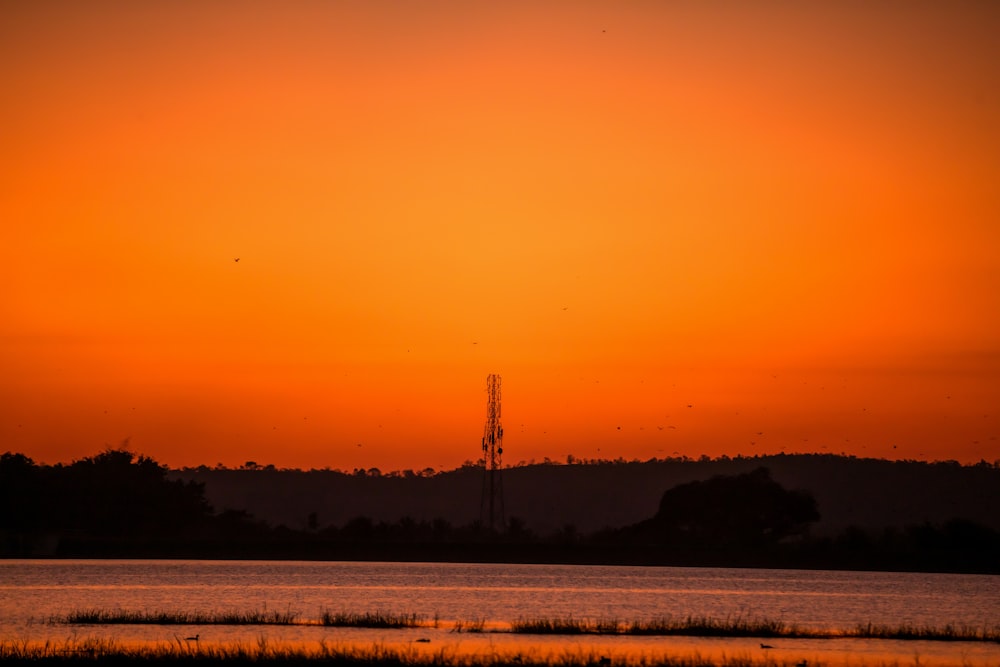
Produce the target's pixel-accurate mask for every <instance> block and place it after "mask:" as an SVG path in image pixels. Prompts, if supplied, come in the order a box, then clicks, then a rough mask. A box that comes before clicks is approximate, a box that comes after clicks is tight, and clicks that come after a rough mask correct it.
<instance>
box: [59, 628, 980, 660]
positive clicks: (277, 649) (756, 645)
mask: <svg viewBox="0 0 1000 667" xmlns="http://www.w3.org/2000/svg"><path fill="white" fill-rule="evenodd" d="M414 633H415V634H412V635H411V636H410V638H408V639H400V638H399V635H398V634H395V636H393V637H386V638H385V639H380V640H374V641H373V640H372V639H370V638H369V639H364V640H354V641H352V640H344V639H319V640H315V639H310V640H305V641H285V640H282V639H273V638H268V637H267V636H265V635H263V634H260V635H257V636H256V637H252V636H250V635H249V634H247V635H244V636H242V637H241V638H240V639H237V640H223V641H213V640H211V639H201V638H199V639H198V640H187V639H185V638H184V637H183V636H180V635H178V636H176V637H174V638H173V639H172V640H165V639H157V640H152V641H151V640H142V639H123V640H120V639H115V638H112V637H109V636H104V637H99V636H96V637H88V636H78V637H76V638H74V639H72V640H70V641H67V642H66V643H65V644H64V645H62V648H61V649H60V650H59V652H81V653H85V652H86V651H87V650H91V649H88V648H87V647H95V646H96V647H97V652H98V654H100V653H102V652H105V651H106V652H109V653H113V652H114V650H109V649H125V650H139V651H149V652H151V653H154V654H170V655H185V654H193V655H197V654H218V653H220V652H221V653H223V654H229V655H232V654H233V653H234V652H238V653H240V654H242V655H262V656H264V657H268V656H272V657H273V656H276V655H278V656H280V655H281V654H283V653H297V654H306V655H311V656H316V657H320V656H324V655H330V653H333V654H337V655H354V656H364V657H368V658H370V657H378V656H381V657H400V658H402V660H403V662H404V663H408V664H414V665H420V664H431V663H433V664H434V665H437V666H444V667H447V666H449V665H454V666H455V667H462V666H464V665H469V664H487V665H489V664H498V663H508V664H517V663H521V664H525V665H555V666H558V667H568V666H571V665H604V664H610V665H611V666H612V667H649V666H650V665H658V664H664V663H669V664H674V665H678V664H679V665H706V664H716V665H722V666H731V667H732V666H739V667H748V666H751V667H756V666H760V667H796V666H798V667H801V666H802V665H803V664H804V665H806V667H882V666H886V667H889V666H891V667H905V666H907V665H914V666H915V667H955V666H961V667H997V666H998V665H1000V645H997V644H990V643H973V642H927V641H893V640H877V639H875V640H873V639H820V640H816V639H812V640H799V639H782V640H768V641H770V642H771V645H772V646H773V648H761V644H760V640H759V639H754V638H742V637H741V638H697V637H649V638H646V637H592V636H583V637H564V636H563V637H559V636H552V637H541V636H528V637H526V636H524V635H511V634H508V633H503V632H499V633H495V632H482V633H454V632H451V631H449V630H444V629H443V628H440V627H439V628H427V629H420V630H416V631H414ZM198 634H199V635H200V633H198ZM605 659H607V661H608V662H607V663H605V662H604V660H605Z"/></svg>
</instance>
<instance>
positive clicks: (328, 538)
mask: <svg viewBox="0 0 1000 667" xmlns="http://www.w3.org/2000/svg"><path fill="white" fill-rule="evenodd" d="M169 473H170V471H169V470H168V469H167V468H166V467H165V466H162V465H160V464H159V463H157V462H156V461H154V460H153V459H151V458H149V457H147V456H143V455H139V454H136V453H133V452H131V451H129V450H127V449H124V448H119V449H107V450H105V451H104V452H101V453H99V454H97V455H95V456H92V457H86V458H83V459H80V460H78V461H74V462H72V463H70V464H67V465H64V464H56V465H39V464H36V463H35V462H34V461H32V460H31V459H30V458H28V457H27V456H25V455H23V454H17V453H11V452H7V453H5V454H2V455H0V555H2V556H7V557H12V556H13V557H17V556H40V555H41V556H55V557H192V558H214V557H219V558H320V559H344V560H351V559H359V560H362V559H380V560H451V561H512V562H513V561H517V562H568V563H620V564H654V565H656V564H659V565H712V566H754V567H758V566H759V567H822V568H832V569H837V568H844V569H862V568H863V569H889V570H892V569H905V570H922V571H970V572H1000V533H998V532H997V531H996V530H994V529H992V528H990V527H988V526H985V525H982V524H980V523H976V522H974V521H970V520H967V519H961V518H955V519H952V520H950V521H946V522H944V523H940V524H931V523H928V522H925V523H922V524H913V525H905V526H899V527H892V528H886V529H884V530H882V531H877V532H876V531H871V530H865V529H862V528H859V527H849V528H847V529H846V530H844V531H842V532H840V533H839V534H836V535H832V536H820V537H817V536H813V535H812V534H811V527H812V526H813V525H814V524H815V523H816V522H817V521H818V520H819V519H820V513H819V510H818V508H817V503H816V500H815V498H814V497H813V496H812V494H811V493H809V492H808V491H806V490H800V489H792V490H789V489H786V488H785V487H783V486H782V485H781V484H779V483H778V482H776V481H775V480H774V479H773V478H772V476H771V473H770V471H769V470H768V469H767V468H766V467H759V468H757V469H754V470H751V471H749V472H744V473H739V474H732V475H715V476H712V477H710V478H708V479H702V480H694V481H690V482H686V483H682V484H676V485H674V486H672V487H671V488H668V489H666V490H664V492H663V495H662V497H661V499H660V503H659V507H658V509H657V511H656V512H655V514H654V515H653V516H651V517H649V518H647V519H645V520H642V521H639V522H637V523H633V524H630V525H626V526H620V527H608V528H604V529H601V530H597V531H593V532H583V531H580V530H578V529H577V528H576V527H575V526H573V525H565V526H562V527H561V528H558V529H556V530H554V531H551V532H548V533H544V534H540V533H538V532H536V531H534V530H532V529H530V528H529V527H528V525H527V523H526V522H525V521H524V520H522V519H520V518H518V517H512V518H510V519H509V520H508V522H507V525H506V526H505V530H504V531H503V532H502V533H499V534H490V533H487V532H485V531H483V530H482V529H481V526H479V524H478V522H475V521H473V522H469V523H467V524H463V525H454V524H452V523H451V522H449V521H447V520H445V519H442V518H436V519H432V520H424V519H421V520H418V519H414V518H411V517H407V516H404V517H402V518H400V519H398V520H395V521H376V520H374V519H372V518H370V517H367V516H364V515H358V516H355V517H354V518H352V519H349V520H347V521H345V522H343V523H342V524H340V525H333V524H330V525H326V526H322V525H321V524H320V521H319V518H318V513H317V512H312V513H311V514H310V515H309V517H308V520H307V521H306V523H305V525H304V526H303V527H300V528H289V527H287V526H284V525H278V526H273V525H270V524H268V523H266V522H264V521H261V520H258V519H257V518H255V517H254V516H253V515H251V514H250V513H249V512H247V511H246V510H239V509H235V510H234V509H227V510H225V511H221V512H217V511H215V510H214V509H213V508H212V507H211V505H210V504H209V502H208V501H207V500H206V497H205V488H204V484H202V483H198V482H194V481H190V480H188V481H185V480H181V479H172V478H171V476H170V474H169ZM429 474H430V473H428V475H429Z"/></svg>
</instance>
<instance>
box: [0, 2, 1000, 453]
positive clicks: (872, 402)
mask: <svg viewBox="0 0 1000 667" xmlns="http://www.w3.org/2000/svg"><path fill="white" fill-rule="evenodd" d="M998 27H1000V5H998V4H997V3H993V2H988V1H986V0H983V1H982V2H870V3H869V2H864V3H862V2H858V3H842V2H832V1H831V2H827V3H822V2H816V3H789V2H760V3H739V2H721V1H720V2H713V1H710V2H683V1H682V2H644V1H635V2H611V1H607V2H586V1H580V2H519V1H516V0H505V1H504V2H483V3H468V2H458V1H456V2H433V1H430V2H388V1H380V0H375V1H372V0H365V1H360V0H358V1H344V2H311V1H303V2H252V1H251V2H241V3H235V2H234V3H230V2H198V3H176V2H168V1H166V0H149V1H145V2H141V3H129V2H100V1H98V2H93V3H73V2H44V3H43V2H23V3H15V4H13V5H8V6H7V7H6V8H5V9H4V20H3V21H0V80H2V82H3V100H2V104H0V142H2V143H0V146H2V148H0V220H2V226H0V451H6V450H11V451H18V452H23V453H26V454H28V455H29V456H31V457H33V458H34V459H35V460H37V461H40V462H48V463H54V462H57V461H70V460H72V459H75V458H79V457H82V456H89V455H93V454H95V453H97V452H99V451H100V450H101V449H103V448H104V447H106V446H117V445H119V444H121V443H122V442H124V441H126V439H127V440H128V442H129V443H130V446H131V447H133V448H134V449H136V450H137V451H140V452H142V453H144V454H147V455H150V456H153V457H154V458H156V459H157V460H158V461H160V462H162V463H165V464H167V465H171V466H183V465H198V464H202V463H205V464H209V465H214V464H215V463H216V462H222V463H224V464H226V465H239V464H241V463H243V462H244V461H247V460H255V461H258V462H260V463H273V464H275V465H278V466H290V467H306V468H308V467H324V466H330V467H334V468H344V469H351V468H354V467H358V466H363V467H372V466H376V467H379V468H381V469H383V470H394V469H402V468H411V467H413V468H423V467H426V466H432V467H435V468H441V467H444V468H450V467H454V466H457V465H460V464H461V463H462V462H463V461H465V460H467V459H475V458H477V456H478V455H479V438H480V437H481V435H482V428H483V422H484V419H485V412H486V411H485V408H486V405H485V400H486V395H485V387H486V376H487V374H489V373H499V374H501V375H502V377H503V383H504V385H503V386H504V393H503V421H504V426H505V430H506V437H505V442H504V445H505V462H506V463H508V464H512V463H516V462H517V461H520V460H530V459H532V458H534V459H538V460H541V459H542V458H543V457H546V456H547V457H551V458H553V459H560V460H561V459H564V458H565V456H566V455H567V454H573V455H574V456H577V457H585V458H590V457H602V458H614V457H618V456H624V457H626V458H633V457H639V458H643V459H645V458H649V457H652V456H661V457H662V456H671V455H679V454H680V455H688V456H695V457H696V456H699V455H701V454H708V455H710V456H718V455H721V454H728V455H736V454H754V453H773V452H779V451H786V452H837V453H839V452H847V453H852V454H856V455H859V456H880V457H889V458H927V459H951V458H954V459H958V460H960V461H963V462H975V461H978V460H980V459H981V458H985V459H987V460H989V461H993V460H995V459H998V458H1000V441H998V436H1000V255H998V253H1000V157H998V156H1000V123H998V122H997V119H998V118H1000V42H998V40H996V33H997V29H998ZM237 257H238V258H239V262H235V261H234V259H235V258H237Z"/></svg>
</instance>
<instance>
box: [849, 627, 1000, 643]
mask: <svg viewBox="0 0 1000 667" xmlns="http://www.w3.org/2000/svg"><path fill="white" fill-rule="evenodd" d="M845 635H847V636H850V637H858V638H862V639H898V640H907V639H920V640H932V641H956V642H969V641H973V642H997V643H1000V625H997V626H993V627H988V626H983V627H981V628H979V627H973V626H969V625H960V626H959V625H951V624H948V625H945V626H943V627H933V626H927V625H923V626H917V625H906V624H904V625H898V626H890V625H875V624H872V623H867V624H860V625H858V626H856V627H855V628H854V629H853V630H850V631H848V632H846V633H845Z"/></svg>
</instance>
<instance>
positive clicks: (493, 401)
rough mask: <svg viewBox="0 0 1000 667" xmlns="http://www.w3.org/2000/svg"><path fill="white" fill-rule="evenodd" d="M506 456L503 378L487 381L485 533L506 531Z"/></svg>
mask: <svg viewBox="0 0 1000 667" xmlns="http://www.w3.org/2000/svg"><path fill="white" fill-rule="evenodd" d="M502 456H503V425H502V424H501V423H500V376H499V375H497V374H496V373H493V374H491V375H489V376H487V378H486V426H485V428H484V429H483V460H484V461H485V465H484V466H483V497H482V503H481V504H480V506H479V521H480V525H482V527H483V529H484V530H487V531H489V532H490V533H495V532H497V531H498V530H503V528H504V527H505V526H506V520H505V519H504V514H503V479H502V478H501V476H500V467H501V466H500V459H501V457H502Z"/></svg>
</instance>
